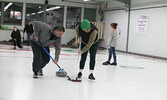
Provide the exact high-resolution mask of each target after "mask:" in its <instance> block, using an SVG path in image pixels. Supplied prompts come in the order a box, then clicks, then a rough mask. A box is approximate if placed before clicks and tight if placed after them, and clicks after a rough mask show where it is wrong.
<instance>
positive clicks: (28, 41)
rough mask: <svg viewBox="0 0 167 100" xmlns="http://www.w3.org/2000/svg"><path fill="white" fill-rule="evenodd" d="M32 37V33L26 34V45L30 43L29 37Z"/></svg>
mask: <svg viewBox="0 0 167 100" xmlns="http://www.w3.org/2000/svg"><path fill="white" fill-rule="evenodd" d="M31 35H32V33H27V45H28V46H29V45H30V43H31V41H30V36H31Z"/></svg>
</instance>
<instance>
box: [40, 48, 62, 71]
mask: <svg viewBox="0 0 167 100" xmlns="http://www.w3.org/2000/svg"><path fill="white" fill-rule="evenodd" d="M42 48H43V49H44V51H45V52H46V53H47V54H48V56H49V57H50V58H51V59H52V61H54V59H53V57H52V56H51V55H50V54H49V52H48V51H47V50H46V49H45V48H44V47H42ZM56 65H57V66H58V67H59V68H60V69H61V67H60V66H59V65H58V64H56Z"/></svg>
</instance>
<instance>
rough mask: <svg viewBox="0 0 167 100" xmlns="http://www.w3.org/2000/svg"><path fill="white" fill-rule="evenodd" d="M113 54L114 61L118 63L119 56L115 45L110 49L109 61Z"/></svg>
mask: <svg viewBox="0 0 167 100" xmlns="http://www.w3.org/2000/svg"><path fill="white" fill-rule="evenodd" d="M112 54H113V58H114V62H115V63H116V62H117V57H116V54H115V47H112V46H111V47H110V50H109V56H108V61H109V62H110V60H111V57H112Z"/></svg>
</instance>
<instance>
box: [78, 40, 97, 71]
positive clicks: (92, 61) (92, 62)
mask: <svg viewBox="0 0 167 100" xmlns="http://www.w3.org/2000/svg"><path fill="white" fill-rule="evenodd" d="M84 47H85V44H83V43H81V50H82V49H83V48H84ZM97 49H98V42H97V43H95V44H93V45H92V46H91V47H90V49H89V52H90V62H89V67H90V68H89V69H90V70H94V67H95V60H96V52H97ZM87 54H88V51H87V52H85V53H83V54H81V60H80V69H84V66H85V61H86V57H87Z"/></svg>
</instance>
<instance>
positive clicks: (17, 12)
mask: <svg viewBox="0 0 167 100" xmlns="http://www.w3.org/2000/svg"><path fill="white" fill-rule="evenodd" d="M22 8H23V4H22V3H12V2H5V6H4V8H3V9H4V18H3V19H4V24H10V25H11V24H13V25H21V22H22ZM2 17H3V16H2Z"/></svg>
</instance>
